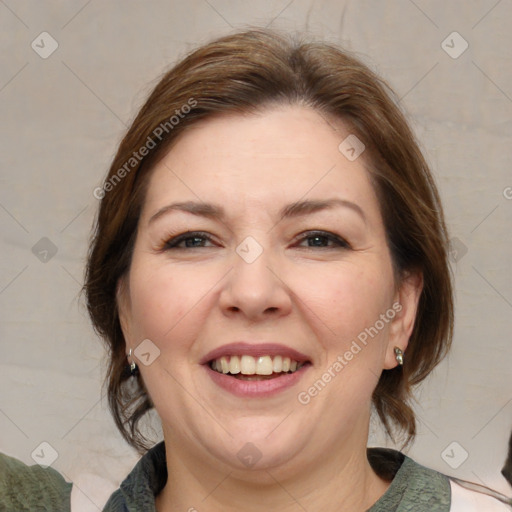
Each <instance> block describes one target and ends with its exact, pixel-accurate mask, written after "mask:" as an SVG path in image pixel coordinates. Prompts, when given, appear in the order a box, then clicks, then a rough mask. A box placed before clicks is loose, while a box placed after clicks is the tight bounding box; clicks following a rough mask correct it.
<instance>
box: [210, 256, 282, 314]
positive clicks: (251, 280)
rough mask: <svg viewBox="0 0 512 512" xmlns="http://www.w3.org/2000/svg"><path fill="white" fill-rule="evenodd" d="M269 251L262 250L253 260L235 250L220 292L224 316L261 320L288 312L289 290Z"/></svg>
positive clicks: (220, 302)
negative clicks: (229, 270)
mask: <svg viewBox="0 0 512 512" xmlns="http://www.w3.org/2000/svg"><path fill="white" fill-rule="evenodd" d="M269 253H270V250H263V252H262V253H261V254H260V255H259V256H258V258H256V260H254V261H252V262H251V260H246V259H244V258H243V257H242V256H240V255H239V254H238V253H235V254H234V255H233V262H234V264H233V269H232V270H231V272H229V274H228V275H227V277H226V281H225V283H224V287H223V289H222V291H221V293H220V295H219V304H220V307H221V309H222V312H223V314H224V315H226V316H231V317H236V316H238V317H244V318H246V319H248V320H250V321H263V320H266V319H270V318H278V317H281V316H285V315H287V314H289V313H290V311H291V308H292V298H291V291H290V290H289V288H288V286H287V284H286V283H285V280H284V279H283V278H284V276H283V275H282V272H280V267H279V265H278V264H277V261H276V260H275V259H274V260H273V261H272V260H271V258H270V254H269ZM240 254H242V253H240Z"/></svg>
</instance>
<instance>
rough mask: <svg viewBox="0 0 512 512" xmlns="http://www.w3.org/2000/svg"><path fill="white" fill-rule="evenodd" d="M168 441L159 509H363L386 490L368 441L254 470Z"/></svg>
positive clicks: (284, 511) (294, 511)
mask: <svg viewBox="0 0 512 512" xmlns="http://www.w3.org/2000/svg"><path fill="white" fill-rule="evenodd" d="M165 439H166V446H167V450H166V456H167V468H168V474H169V477H168V484H166V486H165V487H164V489H163V491H162V492H161V493H160V494H159V495H158V496H157V499H156V508H157V511H158V512H178V511H185V510H187V511H190V512H194V511H197V512H200V511H202V510H208V511H209V512H235V511H237V512H238V511H239V510H244V511H246V512H260V511H261V510H267V511H279V512H304V510H307V511H308V512H317V511H322V512H329V511H332V512H349V511H350V512H364V511H365V510H367V509H368V508H370V507H371V506H372V505H373V504H374V503H375V502H376V501H377V500H378V499H379V498H380V497H381V496H382V495H383V494H384V493H385V492H386V490H387V488H388V487H389V485H390V482H386V481H385V480H383V479H381V478H380V477H379V476H378V475H377V474H376V473H375V472H374V471H373V469H372V468H371V466H370V464H369V462H368V459H367V457H366V442H364V443H362V444H361V443H359V444H357V445H354V444H353V443H352V442H351V440H349V441H348V442H347V440H345V441H344V442H343V444H342V445H341V443H340V446H337V447H333V449H331V450H329V452H328V454H327V455H326V456H323V457H318V458H317V460H315V461H314V463H313V464H312V463H311V462H309V463H308V464H307V465H304V466H303V467H304V468H307V469H303V470H299V467H300V464H298V463H297V461H296V460H293V461H292V462H291V463H289V464H287V465H286V467H272V468H267V469H262V470H259V471H256V470H252V471H251V472H250V474H247V472H241V471H239V470H233V469H230V468H229V467H228V466H224V465H223V464H222V463H217V464H215V465H214V464H208V462H206V463H204V462H203V463H202V465H200V466H198V459H197V457H187V456H186V455H185V454H184V453H182V452H181V450H179V448H178V449H174V447H179V446H183V445H182V444H181V445H180V444H179V443H177V440H171V439H169V440H168V439H167V436H165Z"/></svg>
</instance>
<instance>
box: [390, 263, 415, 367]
mask: <svg viewBox="0 0 512 512" xmlns="http://www.w3.org/2000/svg"><path fill="white" fill-rule="evenodd" d="M422 290H423V274H422V273H421V272H419V271H417V272H416V271H414V272H408V273H407V274H406V275H405V276H404V277H403V278H402V280H401V282H400V286H399V288H398V290H397V292H396V294H395V298H394V302H393V306H392V309H393V310H394V311H395V312H396V315H395V317H394V318H393V320H392V321H391V324H390V327H389V337H388V343H387V347H386V357H385V361H384V369H386V370H390V369H391V368H395V366H397V365H398V363H397V360H396V356H395V350H394V349H395V347H398V348H400V349H401V350H402V352H404V359H405V360H406V361H407V356H406V355H405V351H406V348H407V345H408V343H409V338H410V337H411V334H412V330H413V328H414V322H415V320H416V313H417V311H418V303H419V300H420V296H421V292H422Z"/></svg>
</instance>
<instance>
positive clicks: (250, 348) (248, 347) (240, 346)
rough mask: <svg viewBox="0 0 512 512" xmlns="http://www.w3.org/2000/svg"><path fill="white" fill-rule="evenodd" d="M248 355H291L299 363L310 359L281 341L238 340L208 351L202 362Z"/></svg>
mask: <svg viewBox="0 0 512 512" xmlns="http://www.w3.org/2000/svg"><path fill="white" fill-rule="evenodd" d="M242 355H248V356H253V357H261V356H271V357H274V356H282V357H289V358H290V359H293V360H294V361H297V362H298V363H305V362H306V361H310V358H309V357H308V356H306V355H305V354H302V353H301V352H299V351H298V350H295V349H294V348H291V347H287V346H286V345H281V344H279V343H248V342H245V341H238V342H235V343H228V344H227V345H222V346H221V347H218V348H215V349H213V350H211V351H210V352H208V354H206V355H205V356H204V357H203V358H202V359H201V361H200V364H206V363H209V362H210V361H213V360H214V359H219V358H220V357H222V356H242Z"/></svg>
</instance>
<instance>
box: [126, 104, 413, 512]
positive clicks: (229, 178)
mask: <svg viewBox="0 0 512 512" xmlns="http://www.w3.org/2000/svg"><path fill="white" fill-rule="evenodd" d="M349 133H350V132H349V131H348V130H347V129H346V128H345V127H344V126H343V124H342V123H341V122H339V121H334V122H329V123H328V122H326V120H325V119H324V118H323V117H322V116H321V115H319V113H317V112H316V111H314V110H312V109H309V108H307V107H302V106H282V107H275V106H274V107H273V108H272V109H266V110H263V111H262V112H260V113H258V114H250V115H246V116H242V115H223V116H218V117H214V118H210V119H208V120H205V121H203V122H201V123H198V124H196V125H195V126H193V127H192V128H191V129H190V130H187V131H186V132H184V133H183V134H182V135H181V136H180V138H179V139H178V141H177V142H176V144H175V145H174V146H173V147H172V149H171V150H170V151H169V152H168V154H167V155H166V156H165V158H164V159H163V160H162V161H160V162H159V163H158V164H157V165H156V166H155V168H154V170H153V173H152V176H151V179H150V183H149V188H148V192H147V197H146V199H145V203H144V207H143V211H142V214H141V218H140V221H139V229H138V233H137V238H136V242H135V249H134V254H133V261H132V265H131V268H130V271H129V273H128V274H127V275H126V276H125V279H124V280H123V281H121V282H120V284H119V287H118V302H119V307H120V318H121V324H122V328H123V332H124V335H125V339H126V343H127V351H128V350H129V349H130V348H132V349H133V350H135V349H136V347H137V346H138V344H139V343H140V342H141V341H142V340H144V339H150V340H151V341H152V342H153V343H154V344H155V345H156V346H157V347H158V349H159V350H160V355H159V356H158V357H157V358H156V359H155V360H154V361H153V362H152V363H151V364H150V365H148V366H145V365H144V364H140V362H139V361H137V362H139V368H140V371H141V373H142V376H143V379H144V382H145V384H146V386H147V389H148V391H149V394H150V396H151V398H152V400H153V402H154V404H155V408H156V410H157V412H158V414H159V416H160V418H161V421H162V429H163V433H164V439H165V442H166V447H167V467H168V472H169V475H170V477H169V482H170V484H169V485H166V487H165V488H164V490H163V491H162V492H161V493H160V495H159V496H158V497H157V509H158V510H159V511H160V512H163V511H169V512H170V511H178V510H181V511H184V510H189V509H191V508H192V507H195V509H197V510H198V511H202V510H208V511H209V512H216V511H224V512H226V511H235V510H236V511H238V510H244V511H256V510H257V511H261V510H265V511H269V510H270V511H273V510H275V511H277V510H279V511H280V512H288V511H290V512H291V511H303V510H304V509H305V510H308V511H309V512H314V511H320V510H321V511H340V510H344V511H345V510H346V511H351V512H354V511H364V510H366V509H367V508H369V507H370V506H371V505H372V504H373V503H375V501H377V500H378V499H379V498H380V497H381V496H382V494H383V493H384V492H385V491H386V489H387V488H388V486H389V482H385V481H384V480H382V479H381V478H379V477H378V476H377V475H376V474H375V472H374V471H373V470H372V468H371V466H370V465H369V463H368V461H367V459H366V445H367V438H368V429H369V421H370V405H371V395H372V392H373V390H374V389H375V387H376V385H377V382H378V378H379V375H380V373H381V371H382V370H383V369H390V368H393V367H395V366H396V365H397V362H396V359H395V355H394V352H393V348H394V347H395V346H398V347H400V348H401V349H402V350H403V351H404V352H405V349H406V347H407V342H408V339H409V336H410V334H411V331H412V327H413V324H414V318H415V315H416V308H417V303H418V297H419V293H420V290H421V276H418V275H409V276H408V277H407V278H406V279H403V280H402V281H401V282H400V283H397V282H396V281H395V277H394V273H393V268H392V261H391V256H390V252H389V248H388V246H387V243H386V237H385V230H384V226H383V221H382V217H381V214H380V211H379V205H378V201H377V197H376V195H375V191H374V190H373V188H372V185H371V183H370V181H369V175H368V171H367V169H366V165H367V162H365V160H364V157H365V154H364V153H363V155H361V156H360V157H359V158H357V159H356V160H355V161H353V162H350V161H349V160H348V159H347V158H345V156H344V155H343V154H342V153H341V152H340V151H339V150H338V146H339V144H340V142H341V141H342V140H343V139H344V138H345V137H346V136H347V135H348V134H349ZM331 198H342V199H344V200H346V201H350V202H352V203H354V204H356V205H357V206H358V207H359V208H360V209H361V210H362V212H363V215H364V217H363V216H362V215H361V214H359V213H357V211H356V210H355V209H354V208H351V207H347V206H336V207H332V208H329V209H323V210H320V211H316V212H313V213H308V214H305V215H301V216H297V217H291V218H286V219H284V220H281V221H279V218H278V213H279V211H280V210H281V208H283V207H284V206H285V205H288V204H290V203H293V202H296V201H299V200H305V199H308V200H309V199H319V200H321V199H331ZM178 201H180V202H181V201H204V202H209V203H215V204H217V205H221V206H223V207H224V209H225V214H226V215H225V218H224V219H223V220H222V221H221V220H218V219H212V218H207V217H204V216H200V215H195V214H191V213H188V212H183V211H177V210H171V211H170V212H168V213H166V214H163V215H161V216H159V217H158V218H157V219H156V220H154V221H152V222H150V219H151V217H152V216H153V215H154V214H155V213H156V212H158V211H159V210H160V209H161V208H163V207H165V206H166V205H169V204H171V203H174V202H178ZM312 230H322V231H325V232H327V233H332V234H334V235H335V236H338V237H342V238H343V239H344V240H345V241H346V242H348V244H349V246H346V245H345V244H342V245H339V244H337V243H336V242H332V241H329V240H328V239H325V238H322V237H321V238H315V234H313V235H311V236H310V238H307V239H305V240H301V239H299V235H300V234H302V233H306V232H309V231H312ZM187 231H202V232H206V233H208V234H209V235H210V236H211V238H212V241H208V240H207V239H204V238H200V239H199V240H196V241H195V242H194V240H192V241H189V245H190V243H192V245H193V246H192V247H190V246H189V247H186V245H185V242H183V243H181V246H180V247H181V248H178V249H176V248H174V249H167V250H166V249H165V244H166V242H168V240H169V239H171V238H172V237H173V236H176V235H179V234H181V233H184V232H187ZM196 236H197V235H196ZM247 236H251V237H253V238H254V239H255V240H256V241H257V242H258V243H259V244H260V246H261V247H262V248H263V252H262V254H261V255H260V256H259V257H258V258H257V259H256V260H255V261H254V262H253V263H250V264H249V263H247V262H246V261H244V259H242V258H241V257H240V256H239V255H238V254H237V252H236V251H235V249H236V247H237V246H238V245H239V244H240V243H241V242H242V241H243V240H244V239H245V238H246V237H247ZM194 245H195V246H194ZM397 302H399V303H400V304H401V311H400V312H399V313H398V314H396V315H395V317H394V318H393V320H392V321H389V322H388V323H386V324H385V326H384V328H383V329H381V330H380V331H379V333H378V335H377V336H375V337H373V338H372V339H371V340H370V342H369V343H368V344H367V345H366V346H365V347H364V348H363V349H362V350H361V351H360V352H359V353H358V354H357V355H355V356H354V358H353V359H352V360H351V361H350V362H349V363H348V364H347V365H346V366H345V367H344V368H343V370H342V371H341V372H339V373H338V374H337V375H336V377H335V378H333V379H332V380H331V382H329V383H328V384H327V385H326V386H325V388H324V389H322V391H321V392H319V393H318V395H317V396H315V397H313V398H312V399H311V401H310V402H309V403H308V404H307V405H303V404H301V403H299V401H298V400H297V394H298V393H299V392H301V391H305V390H307V389H308V388H309V387H310V386H311V385H312V384H313V383H314V382H315V381H317V380H318V379H319V378H320V377H321V376H322V374H323V373H324V372H325V371H326V370H327V369H328V368H329V367H330V366H332V363H333V362H334V361H336V359H337V357H338V356H339V355H343V354H344V353H345V352H346V351H347V350H349V348H350V345H351V343H352V341H353V340H355V339H356V338H357V335H358V334H359V333H361V332H362V331H364V329H365V328H367V327H370V326H373V325H374V324H375V322H376V321H377V320H378V319H379V317H380V315H381V314H383V313H385V312H386V311H387V310H389V309H392V305H393V304H394V303H397ZM238 340H245V341H248V342H253V343H260V342H276V343H283V344H285V345H288V346H290V347H293V348H295V349H297V350H299V351H300V352H302V353H304V354H307V355H308V356H309V358H310V360H311V362H312V367H311V368H309V370H308V371H307V373H306V374H305V375H304V376H303V378H302V379H301V381H300V382H299V383H298V384H297V385H296V386H293V387H292V388H289V389H287V390H285V391H283V392H281V393H279V394H277V395H275V396H272V397H268V398H257V399H242V398H238V397H235V396H233V395H231V394H230V393H228V392H226V391H224V390H222V389H221V388H219V387H218V386H217V385H216V384H214V383H213V381H212V380H211V378H210V377H209V376H208V372H207V371H205V369H204V368H203V367H202V366H201V365H200V364H199V361H200V360H201V358H202V357H204V356H205V355H206V354H207V353H208V352H209V351H210V350H212V349H214V348H217V347H219V346H222V345H224V344H226V343H230V342H234V341H238ZM248 442H251V443H253V444H254V445H255V446H256V447H257V448H258V450H259V452H260V453H261V459H260V460H259V461H258V462H257V464H256V465H255V466H253V467H252V468H248V467H246V466H245V465H244V464H243V463H242V462H241V461H240V460H239V458H238V457H237V452H238V451H239V450H240V449H241V448H242V447H243V446H244V445H245V444H246V443H248Z"/></svg>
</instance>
